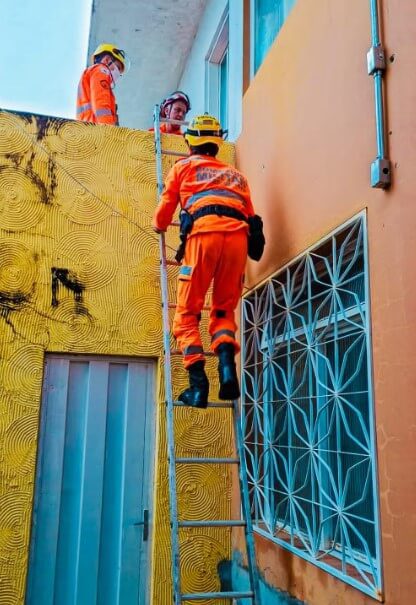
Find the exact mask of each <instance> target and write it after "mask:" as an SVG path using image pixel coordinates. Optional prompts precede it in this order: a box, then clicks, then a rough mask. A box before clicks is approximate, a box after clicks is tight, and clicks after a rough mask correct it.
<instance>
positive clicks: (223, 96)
mask: <svg viewBox="0 0 416 605" xmlns="http://www.w3.org/2000/svg"><path fill="white" fill-rule="evenodd" d="M219 97H220V114H219V115H220V122H221V124H222V127H223V128H227V124H228V47H227V50H226V51H225V53H224V56H223V58H222V60H221V63H220V91H219Z"/></svg>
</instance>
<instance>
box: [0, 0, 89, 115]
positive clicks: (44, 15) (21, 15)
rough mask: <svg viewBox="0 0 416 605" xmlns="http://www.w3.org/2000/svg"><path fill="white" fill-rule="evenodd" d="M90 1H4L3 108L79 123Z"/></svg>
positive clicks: (0, 15) (0, 3)
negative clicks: (78, 103) (77, 114)
mask: <svg viewBox="0 0 416 605" xmlns="http://www.w3.org/2000/svg"><path fill="white" fill-rule="evenodd" d="M90 15H91V0H0V40H1V42H2V58H1V61H0V107H1V108H4V109H15V110H19V111H30V112H34V113H41V114H46V115H52V116H62V117H67V118H74V117H75V102H76V93H77V86H78V81H79V78H80V75H81V73H82V71H83V69H84V68H85V66H86V61H87V51H88V35H89V25H90Z"/></svg>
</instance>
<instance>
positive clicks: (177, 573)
mask: <svg viewBox="0 0 416 605" xmlns="http://www.w3.org/2000/svg"><path fill="white" fill-rule="evenodd" d="M153 118H154V132H155V152H156V177H157V191H158V195H159V197H160V195H161V193H162V190H163V171H162V149H161V142H160V122H159V106H158V105H156V106H155V109H154V114H153ZM159 248H160V288H161V297H162V319H163V349H164V366H165V367H164V377H165V398H166V404H167V405H166V428H167V450H168V451H167V454H168V463H169V508H170V526H171V553H172V576H173V593H174V599H175V603H176V604H179V603H180V602H181V600H180V599H181V570H180V560H179V558H180V553H179V526H178V502H177V494H176V464H175V441H174V415H173V410H174V405H173V394H172V366H171V354H170V324H169V307H168V302H169V299H168V269H167V259H166V245H165V234H164V233H161V234H160V239H159Z"/></svg>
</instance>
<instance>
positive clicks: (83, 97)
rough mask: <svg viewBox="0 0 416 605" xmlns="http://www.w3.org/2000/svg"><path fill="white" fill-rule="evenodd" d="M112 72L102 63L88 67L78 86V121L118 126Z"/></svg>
mask: <svg viewBox="0 0 416 605" xmlns="http://www.w3.org/2000/svg"><path fill="white" fill-rule="evenodd" d="M112 83H113V79H112V77H111V72H110V70H109V69H108V67H106V66H105V65H103V64H102V63H96V64H95V65H91V66H90V67H87V69H86V70H85V71H84V73H83V74H82V76H81V80H80V83H79V85H78V98H77V120H82V121H84V122H94V123H96V124H118V118H117V109H116V100H115V97H114V94H113V91H112V89H111V86H112Z"/></svg>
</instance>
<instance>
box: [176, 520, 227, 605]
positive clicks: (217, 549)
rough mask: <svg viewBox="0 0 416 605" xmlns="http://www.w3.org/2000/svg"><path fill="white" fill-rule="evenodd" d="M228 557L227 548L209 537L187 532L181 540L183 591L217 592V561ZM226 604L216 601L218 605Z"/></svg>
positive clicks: (201, 601)
mask: <svg viewBox="0 0 416 605" xmlns="http://www.w3.org/2000/svg"><path fill="white" fill-rule="evenodd" d="M225 531H226V530H225ZM225 531H224V533H225ZM184 533H185V532H184ZM196 553H198V556H197V557H195V554H196ZM228 556H229V555H228V549H227V547H226V546H225V545H224V544H223V543H221V542H219V541H218V540H216V539H215V538H213V537H212V536H211V535H205V534H200V533H199V532H198V530H188V531H187V532H186V535H185V536H183V537H182V540H181V570H182V578H183V590H184V591H185V592H219V591H220V589H221V584H220V580H219V577H218V573H217V566H218V563H219V561H222V560H224V559H227V557H228ZM226 602H227V601H224V600H217V604H218V605H219V603H226ZM198 603H204V604H206V605H210V604H211V603H212V601H210V600H200V601H198Z"/></svg>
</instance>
